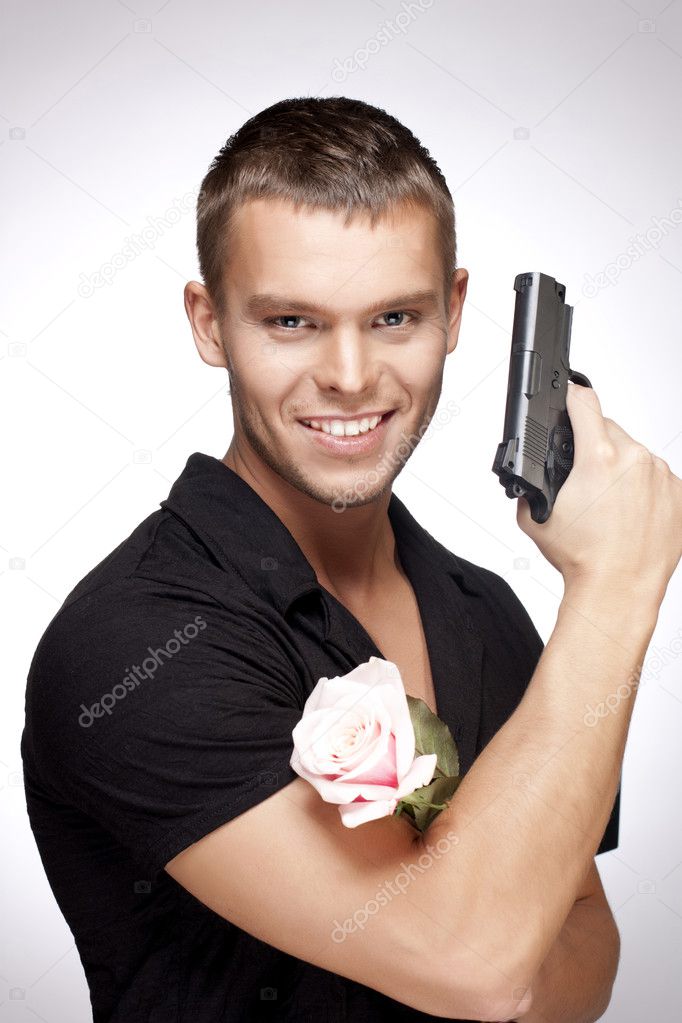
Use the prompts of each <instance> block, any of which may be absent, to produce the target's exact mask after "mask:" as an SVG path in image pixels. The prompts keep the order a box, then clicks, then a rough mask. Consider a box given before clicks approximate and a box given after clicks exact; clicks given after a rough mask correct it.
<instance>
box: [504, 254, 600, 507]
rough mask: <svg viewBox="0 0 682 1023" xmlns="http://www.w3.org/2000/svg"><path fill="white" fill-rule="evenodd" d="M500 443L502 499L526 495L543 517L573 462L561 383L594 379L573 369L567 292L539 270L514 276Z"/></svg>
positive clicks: (564, 394)
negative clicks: (503, 492) (570, 355)
mask: <svg viewBox="0 0 682 1023" xmlns="http://www.w3.org/2000/svg"><path fill="white" fill-rule="evenodd" d="M514 290H515V292H516V305H515V308H514V326H513V330H512V342H511V355H510V359H509V378H508V381H507V404H506V408H505V413H504V440H503V441H502V443H501V444H498V446H497V453H496V455H495V461H494V462H493V467H492V468H493V472H494V473H497V475H498V476H499V478H500V483H501V484H502V486H503V487H505V490H506V494H507V497H525V498H526V500H527V501H528V504H529V505H530V513H531V517H532V518H533V520H534V521H535V522H545V521H546V520H547V519H548V518H549V516H550V514H551V512H552V508H553V507H554V502H555V500H556V497H557V494H558V493H559V490H560V489H561V487H562V486H563V484H564V482H565V481H566V477H567V476H568V474H569V472H570V471H571V467H572V465H573V430H572V429H571V421H570V419H569V416H568V412H567V411H566V382H567V381H568V380H572V381H573V382H574V383H576V384H582V385H583V387H591V386H592V384H591V383H590V381H589V380H588V379H587V377H586V376H585V375H584V373H578V372H577V371H575V370H572V369H571V368H570V366H569V362H568V356H569V350H570V345H571V322H572V318H573V307H572V306H570V305H566V303H565V301H564V299H565V295H566V289H565V287H564V286H563V284H559V282H558V281H556V280H555V279H554V278H553V277H549V276H548V275H547V274H542V273H526V274H517V276H516V278H515V279H514Z"/></svg>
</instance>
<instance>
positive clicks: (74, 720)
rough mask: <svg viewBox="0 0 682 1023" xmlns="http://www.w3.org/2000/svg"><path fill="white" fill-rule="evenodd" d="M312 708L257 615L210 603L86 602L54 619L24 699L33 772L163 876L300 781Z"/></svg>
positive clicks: (161, 598) (165, 599)
mask: <svg viewBox="0 0 682 1023" xmlns="http://www.w3.org/2000/svg"><path fill="white" fill-rule="evenodd" d="M304 702H305V699H304V696H303V694H302V689H301V684H300V683H299V681H298V679H297V677H296V672H295V670H294V667H293V665H292V663H291V662H290V661H289V660H288V658H287V657H286V656H285V654H284V653H283V651H282V649H281V648H280V644H279V643H278V641H277V640H276V638H275V637H273V636H269V635H266V634H265V633H263V634H261V633H259V631H258V629H257V627H256V626H255V625H254V616H253V615H251V617H250V619H249V620H248V621H247V620H246V618H245V616H243V615H240V614H238V613H236V612H232V611H228V610H226V609H225V608H223V607H221V606H220V605H218V604H217V603H214V602H213V601H212V600H211V598H203V599H202V596H201V595H198V599H196V600H195V599H190V598H189V597H188V596H187V595H185V596H183V597H177V596H176V597H174V598H173V599H171V597H170V596H169V595H167V594H159V595H158V596H155V597H154V598H153V599H152V597H150V596H149V595H145V596H144V597H143V598H141V597H138V596H135V595H134V594H129V595H128V596H127V597H125V598H121V599H120V601H118V600H114V601H111V600H108V601H107V602H106V603H105V602H104V601H97V600H95V601H93V602H91V601H90V599H89V598H85V599H83V600H81V601H80V602H78V603H77V604H76V605H75V606H73V607H72V608H69V609H67V610H66V611H64V612H63V613H62V614H60V615H58V616H57V618H56V619H53V621H52V623H51V624H50V626H49V627H48V629H47V631H46V633H45V635H44V636H43V638H42V640H41V643H40V644H39V646H38V649H37V651H36V654H35V656H34V659H33V662H32V665H31V670H30V674H29V686H28V689H27V724H28V725H29V727H30V735H31V746H32V754H33V761H34V763H35V765H36V768H37V769H38V770H39V772H40V775H41V777H43V778H48V779H51V782H50V783H51V785H52V787H53V788H54V787H56V788H57V789H58V791H59V794H60V796H62V797H63V798H66V799H67V800H69V801H70V802H72V803H73V804H74V805H75V806H77V807H79V808H80V809H82V810H83V811H84V812H85V813H87V814H88V815H89V816H91V817H92V818H94V819H95V820H96V821H97V822H98V823H99V824H100V825H101V826H102V827H103V828H105V829H106V830H107V831H108V832H109V833H110V834H111V835H112V836H113V837H114V839H115V840H117V842H119V843H120V844H121V845H122V846H124V847H125V848H126V849H127V850H128V851H129V853H130V854H131V856H132V857H133V859H134V860H135V861H136V862H137V863H139V864H140V865H141V866H143V867H144V868H145V869H146V870H147V871H149V872H151V874H156V873H157V872H158V871H160V870H161V869H162V868H163V867H164V866H165V864H166V863H167V862H168V861H169V860H170V859H172V858H173V856H175V855H176V854H177V853H179V852H181V851H182V850H183V849H184V848H186V847H187V846H189V845H191V844H192V843H193V842H195V841H198V840H199V839H200V838H202V837H203V836H204V835H206V834H208V833H209V832H210V831H212V830H214V829H215V828H217V827H219V826H220V825H221V824H224V823H226V822H228V821H229V820H231V819H233V818H234V817H236V816H238V815H239V814H241V813H243V812H244V811H246V810H248V809H249V808H250V807H252V806H254V805H256V804H257V803H260V802H261V801H262V800H264V799H266V798H267V797H268V796H270V795H272V794H273V793H274V792H276V791H277V790H279V789H281V788H283V787H284V786H285V785H287V784H289V782H291V781H293V780H295V779H296V778H297V777H298V775H297V774H296V773H295V771H294V770H293V768H291V766H290V764H289V760H290V757H291V753H292V750H293V740H292V731H293V728H294V726H295V725H296V723H297V722H298V720H299V719H300V717H301V715H302V713H303V704H304Z"/></svg>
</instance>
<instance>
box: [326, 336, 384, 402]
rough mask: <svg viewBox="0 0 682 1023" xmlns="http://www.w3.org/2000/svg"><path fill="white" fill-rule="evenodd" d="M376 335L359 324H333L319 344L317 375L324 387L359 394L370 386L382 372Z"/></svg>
mask: <svg viewBox="0 0 682 1023" xmlns="http://www.w3.org/2000/svg"><path fill="white" fill-rule="evenodd" d="M374 349H375V345H374V344H373V338H372V336H371V334H369V335H368V333H367V332H366V331H362V330H360V328H359V327H357V326H352V325H349V324H345V325H343V326H338V327H335V328H332V329H330V330H329V332H328V333H327V335H326V337H325V338H324V340H323V342H322V344H320V345H317V346H316V350H315V366H314V370H313V376H314V379H315V382H316V384H317V386H318V387H319V388H320V390H323V391H324V390H337V391H344V392H348V393H349V394H357V393H360V392H361V391H364V390H366V389H367V388H370V387H371V386H372V385H373V383H374V382H375V380H376V377H377V374H378V372H379V366H378V360H377V354H376V351H375V350H374Z"/></svg>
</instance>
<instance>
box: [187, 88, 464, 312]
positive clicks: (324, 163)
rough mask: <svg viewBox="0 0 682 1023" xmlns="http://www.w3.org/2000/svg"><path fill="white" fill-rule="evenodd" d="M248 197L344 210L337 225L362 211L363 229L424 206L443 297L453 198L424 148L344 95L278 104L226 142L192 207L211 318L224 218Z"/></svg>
mask: <svg viewBox="0 0 682 1023" xmlns="http://www.w3.org/2000/svg"><path fill="white" fill-rule="evenodd" d="M254 198H280V199H286V200H288V201H289V202H292V203H293V204H294V205H295V206H296V207H297V208H298V207H300V206H302V205H304V206H311V207H317V208H321V209H325V210H338V211H343V210H345V211H346V223H348V222H349V221H350V220H351V219H352V216H353V214H354V213H355V212H358V211H364V212H367V213H369V215H370V222H371V224H372V226H373V225H374V224H375V223H376V221H377V220H378V219H379V217H381V215H382V214H385V213H387V212H389V211H390V210H391V209H392V208H393V207H394V206H397V205H398V204H402V203H412V204H414V205H418V206H422V207H424V206H426V207H428V208H430V209H431V210H432V211H433V212H434V214H435V216H436V219H437V223H438V232H439V239H440V248H441V252H442V258H443V274H444V283H445V290H446V295H447V292H448V290H449V284H450V279H451V275H452V272H453V270H454V269H455V268H456V265H457V264H456V260H457V241H456V233H455V210H454V204H453V201H452V196H451V194H450V191H449V189H448V186H447V184H446V182H445V178H444V176H443V174H442V173H441V171H440V169H439V167H438V165H437V163H436V162H435V160H434V159H433V157H432V156H431V154H430V153H429V151H428V149H426V148H425V147H424V146H422V145H421V143H420V142H419V140H418V139H417V138H416V137H415V136H414V135H413V134H412V132H411V131H410V130H409V129H408V128H406V127H405V126H404V125H403V124H401V123H400V121H398V120H396V118H395V117H392V116H391V115H390V114H388V113H386V111H385V110H382V109H381V108H380V107H375V106H371V105H370V104H369V103H364V102H363V101H362V100H358V99H349V98H347V97H345V96H330V97H324V98H320V97H302V98H297V99H285V100H281V101H280V102H279V103H274V104H273V105H272V106H270V107H267V108H266V109H265V110H261V111H260V113H258V114H256V115H255V116H254V117H251V118H250V119H249V120H248V121H246V122H245V123H244V124H243V125H242V127H241V128H239V130H238V131H236V132H235V133H234V134H233V135H230V137H229V138H228V140H227V142H226V143H225V145H224V146H223V147H222V149H221V150H220V152H219V153H218V155H217V156H216V157H215V158H214V160H213V162H212V163H211V166H210V167H209V169H208V172H207V174H206V176H205V178H204V180H203V181H202V183H201V190H200V192H199V198H198V202H197V252H198V257H199V267H200V270H201V275H202V277H203V280H204V285H205V287H206V289H207V291H208V293H209V295H210V297H211V300H212V301H213V302H214V304H215V306H216V309H217V311H218V315H219V316H220V318H222V316H223V314H224V311H225V310H224V296H223V279H224V276H223V275H224V273H225V268H226V265H227V257H228V255H229V233H230V226H231V221H232V216H233V214H234V212H235V210H236V209H237V208H238V207H239V206H240V204H241V203H243V202H244V201H246V200H247V199H254Z"/></svg>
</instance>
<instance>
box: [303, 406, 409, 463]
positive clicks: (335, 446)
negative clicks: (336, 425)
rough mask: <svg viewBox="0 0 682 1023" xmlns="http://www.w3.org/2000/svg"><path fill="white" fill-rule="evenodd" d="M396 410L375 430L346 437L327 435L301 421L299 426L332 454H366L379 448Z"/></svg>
mask: <svg viewBox="0 0 682 1023" xmlns="http://www.w3.org/2000/svg"><path fill="white" fill-rule="evenodd" d="M394 412H395V409H392V410H391V411H390V412H387V413H386V414H385V415H384V416H383V417H382V419H381V420H380V421H379V422H378V423H377V425H376V426H375V427H374V429H373V430H367V431H366V432H365V433H356V434H351V435H348V436H346V435H345V434H341V435H339V434H332V433H327V432H326V431H325V430H322V429H319V428H317V429H316V428H315V427H313V426H306V424H305V423H303V422H301V421H300V420H299V426H301V427H302V428H303V429H304V430H305V431H306V433H307V435H308V436H309V437H310V439H311V440H312V441H313V443H317V444H319V445H321V446H322V447H323V448H324V449H325V450H327V451H330V452H331V453H332V454H346V455H347V454H366V453H368V452H370V451H371V450H372V449H373V448H375V447H377V446H378V444H379V443H380V442H381V440H382V439H383V437H384V435H385V433H386V429H387V425H388V423H389V422H390V421H391V419H392V418H393V413H394ZM361 418H363V419H366V418H370V417H368V416H363V417H361Z"/></svg>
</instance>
